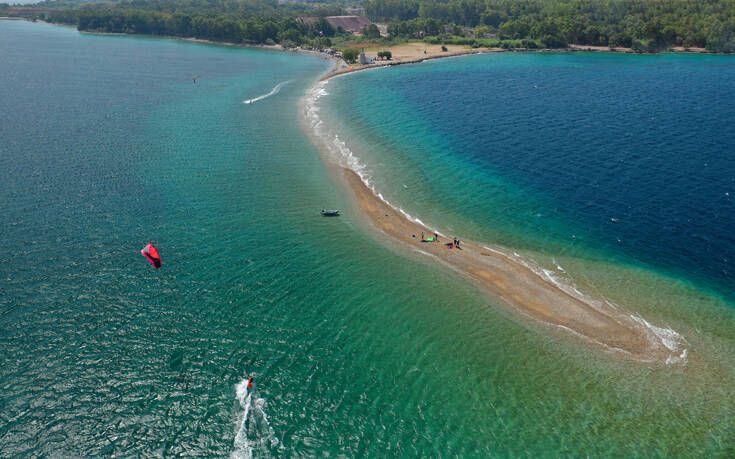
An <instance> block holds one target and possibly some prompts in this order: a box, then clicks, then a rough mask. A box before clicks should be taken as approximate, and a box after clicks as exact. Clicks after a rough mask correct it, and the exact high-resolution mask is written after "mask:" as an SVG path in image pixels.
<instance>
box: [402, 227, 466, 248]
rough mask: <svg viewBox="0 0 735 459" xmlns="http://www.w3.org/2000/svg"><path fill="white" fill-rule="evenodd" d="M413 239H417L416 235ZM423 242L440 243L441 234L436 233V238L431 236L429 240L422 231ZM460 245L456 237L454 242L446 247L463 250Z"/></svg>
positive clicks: (448, 243)
mask: <svg viewBox="0 0 735 459" xmlns="http://www.w3.org/2000/svg"><path fill="white" fill-rule="evenodd" d="M413 237H416V235H415V234H414V235H413ZM421 242H439V233H434V237H431V236H429V238H428V239H426V238H425V237H424V232H423V231H422V232H421ZM459 244H460V240H459V239H457V238H456V237H455V238H454V240H453V241H452V242H447V243H446V244H445V245H446V246H447V248H450V249H452V248H455V247H456V248H458V249H460V250H462V247H460V245H459Z"/></svg>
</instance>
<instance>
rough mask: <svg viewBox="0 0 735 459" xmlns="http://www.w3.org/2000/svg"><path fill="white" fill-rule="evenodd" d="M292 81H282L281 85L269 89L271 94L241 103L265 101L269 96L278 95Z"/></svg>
mask: <svg viewBox="0 0 735 459" xmlns="http://www.w3.org/2000/svg"><path fill="white" fill-rule="evenodd" d="M292 81H293V80H287V81H282V82H281V83H278V84H277V85H276V86H275V87H274V88H273V89H271V92H269V93H268V94H263V95H262V96H258V97H256V98H254V99H248V100H243V101H242V103H243V104H254V103H255V102H258V101H260V100H263V99H266V98H268V97H270V96H274V95H276V94H278V92H279V91H280V90H281V88H282V87H283V86H285V85H287V84H288V83H290V82H292Z"/></svg>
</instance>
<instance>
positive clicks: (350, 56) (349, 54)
mask: <svg viewBox="0 0 735 459" xmlns="http://www.w3.org/2000/svg"><path fill="white" fill-rule="evenodd" d="M359 55H360V50H358V49H357V48H347V49H345V50H344V51H342V59H344V60H345V62H349V63H354V62H355V61H356V60H357V56H359Z"/></svg>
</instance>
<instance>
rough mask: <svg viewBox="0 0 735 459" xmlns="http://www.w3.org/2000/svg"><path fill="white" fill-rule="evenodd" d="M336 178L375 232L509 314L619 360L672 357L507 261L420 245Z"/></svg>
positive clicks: (409, 228) (614, 316)
mask: <svg viewBox="0 0 735 459" xmlns="http://www.w3.org/2000/svg"><path fill="white" fill-rule="evenodd" d="M342 172H343V175H344V178H345V179H346V181H347V183H348V184H349V187H350V188H351V190H352V192H353V193H354V195H355V198H356V200H357V203H358V205H359V207H360V209H361V210H363V211H364V212H365V215H366V216H367V217H368V219H369V221H370V222H371V223H372V224H373V225H374V226H375V227H376V228H377V229H378V230H380V231H381V232H382V233H383V234H385V235H387V236H389V237H391V238H393V239H395V240H398V241H400V242H402V243H404V244H407V245H408V246H410V247H412V248H413V249H415V250H419V251H422V252H424V253H425V254H429V255H432V256H433V257H432V258H431V259H432V260H436V261H438V262H441V263H443V264H445V265H447V266H449V267H451V268H453V269H454V270H455V271H457V272H459V273H462V274H464V275H466V276H467V277H468V278H469V279H471V280H472V281H473V282H474V283H475V284H477V285H478V286H480V287H481V288H483V289H486V291H488V292H490V293H491V294H492V295H493V296H494V297H496V298H499V299H500V300H501V301H502V302H503V303H505V304H506V305H508V306H510V307H511V308H512V309H513V310H515V311H517V312H521V313H523V314H525V315H527V316H530V317H531V318H533V319H536V320H538V321H540V322H542V323H544V324H548V325H552V326H557V327H563V328H565V329H567V330H569V331H572V332H573V333H574V334H576V335H579V336H581V337H583V338H585V339H586V340H587V341H589V342H592V343H595V344H596V345H598V346H600V347H603V348H604V349H606V350H609V351H614V353H615V354H616V355H620V356H623V357H624V358H630V359H634V360H640V361H650V362H658V363H664V362H665V361H666V359H667V358H668V357H670V356H675V355H676V354H674V353H673V352H672V351H670V350H669V349H667V348H666V347H665V346H664V345H663V344H662V342H661V341H660V340H659V339H657V338H656V336H655V335H653V334H652V333H651V330H649V329H648V328H647V327H646V326H645V325H643V324H642V323H639V322H637V321H635V320H633V319H632V318H631V316H630V314H629V313H626V312H625V311H621V310H618V309H615V308H613V307H612V306H607V305H606V304H605V306H601V305H596V306H593V305H592V304H588V303H587V302H585V301H584V300H582V299H581V298H577V297H575V296H571V295H570V294H568V293H566V292H565V291H564V290H562V289H560V288H559V287H558V286H556V285H554V284H553V283H552V282H550V281H548V280H546V279H545V278H543V277H541V276H540V275H539V274H537V273H535V272H534V271H533V270H531V269H530V268H529V267H527V266H525V265H524V264H523V263H522V262H521V261H520V260H519V259H517V258H514V257H513V256H506V255H504V254H502V253H498V252H497V251H494V250H492V251H491V250H487V249H486V248H483V247H480V246H478V245H474V244H471V243H467V242H464V241H462V242H461V244H460V245H461V247H462V248H461V249H457V248H451V249H450V248H448V247H447V246H446V245H445V244H446V243H449V242H452V237H443V236H439V239H440V241H439V242H421V238H420V236H421V233H422V232H424V233H425V234H426V237H430V236H433V234H434V231H433V230H432V229H429V228H427V227H424V226H422V225H419V224H416V223H414V222H412V221H410V220H408V219H407V218H406V217H404V216H403V215H402V214H401V213H400V212H398V211H397V210H396V209H394V208H393V207H391V206H390V205H388V204H387V203H386V202H385V201H383V200H381V199H380V198H378V197H377V196H376V195H375V194H374V193H373V192H372V190H370V189H369V188H368V187H367V186H366V185H365V184H364V182H363V181H362V180H361V179H360V177H359V176H358V175H357V174H356V173H355V172H354V171H352V170H349V169H343V170H342ZM412 235H416V237H412ZM600 303H601V304H603V302H600Z"/></svg>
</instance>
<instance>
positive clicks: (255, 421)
mask: <svg viewBox="0 0 735 459" xmlns="http://www.w3.org/2000/svg"><path fill="white" fill-rule="evenodd" d="M235 394H236V397H237V400H238V402H240V407H241V408H242V410H243V411H242V413H241V415H240V417H239V418H238V421H237V433H236V434H235V450H234V451H233V452H232V453H231V454H230V457H231V458H232V459H251V458H252V457H253V452H254V451H257V453H258V456H266V457H268V456H270V455H271V454H270V453H269V451H270V449H271V448H273V447H275V446H276V445H278V438H276V435H275V432H274V431H273V428H272V427H271V426H270V423H268V417H267V416H266V415H265V410H264V408H265V399H263V398H260V397H257V396H255V397H254V396H253V394H251V393H250V392H249V391H248V378H244V379H243V380H242V381H240V382H239V383H238V384H237V385H236V386H235Z"/></svg>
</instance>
